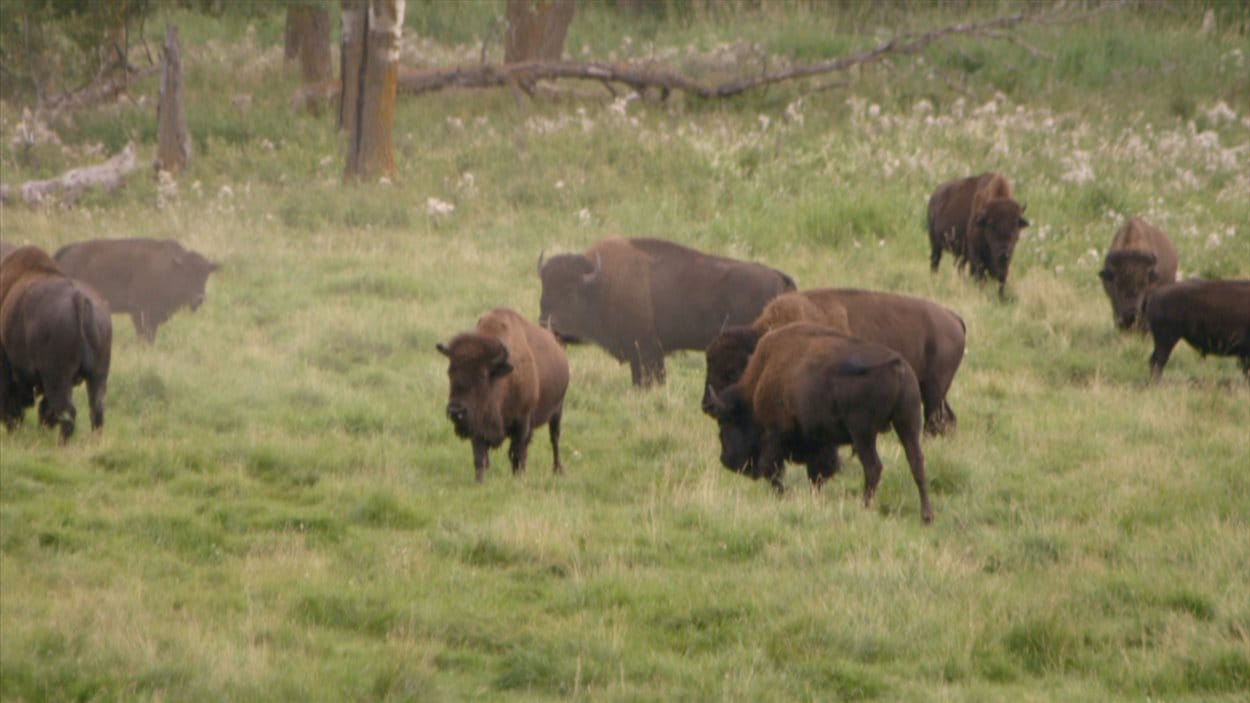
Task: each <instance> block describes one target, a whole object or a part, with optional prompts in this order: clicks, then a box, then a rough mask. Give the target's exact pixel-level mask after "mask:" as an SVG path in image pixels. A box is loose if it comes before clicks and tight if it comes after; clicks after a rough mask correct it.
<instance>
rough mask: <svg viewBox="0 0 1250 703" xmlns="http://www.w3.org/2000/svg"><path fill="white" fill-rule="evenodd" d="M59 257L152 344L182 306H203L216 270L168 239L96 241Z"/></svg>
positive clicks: (63, 266)
mask: <svg viewBox="0 0 1250 703" xmlns="http://www.w3.org/2000/svg"><path fill="white" fill-rule="evenodd" d="M55 258H56V262H57V265H58V266H60V267H61V270H62V271H64V272H65V273H66V274H68V275H70V276H72V277H74V278H77V279H78V280H81V281H86V282H87V283H88V284H90V285H91V286H92V287H94V288H95V289H96V290H98V291H99V292H100V295H102V296H104V299H105V300H107V301H108V303H109V305H110V306H112V308H113V312H115V313H129V314H130V319H131V321H132V322H134V325H135V331H136V332H137V333H138V334H139V336H140V337H141V338H142V339H143V340H144V341H146V342H148V343H149V344H151V343H153V342H155V341H156V329H157V328H158V327H160V326H161V324H163V323H164V322H165V321H166V320H168V319H169V318H170V317H171V316H173V314H174V312H176V311H177V310H178V309H179V308H181V307H183V306H188V307H190V308H191V310H192V311H193V312H194V311H195V310H197V309H198V308H199V307H200V305H201V304H203V302H204V285H205V283H206V282H207V281H208V275H209V274H210V273H212V272H213V271H216V270H217V264H215V263H213V262H211V261H209V260H208V259H206V258H204V257H203V256H201V255H200V254H198V253H196V252H194V251H189V250H187V249H184V248H183V246H182V245H181V244H179V243H178V242H175V241H173V240H168V239H166V240H160V239H95V240H90V241H85V242H78V243H76V244H70V245H67V246H64V247H61V249H60V250H59V251H57V253H56V256H55Z"/></svg>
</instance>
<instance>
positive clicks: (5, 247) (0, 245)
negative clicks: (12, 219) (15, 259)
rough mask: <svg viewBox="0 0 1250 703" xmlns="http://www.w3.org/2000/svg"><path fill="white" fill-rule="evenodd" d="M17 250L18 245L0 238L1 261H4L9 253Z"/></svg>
mask: <svg viewBox="0 0 1250 703" xmlns="http://www.w3.org/2000/svg"><path fill="white" fill-rule="evenodd" d="M15 251H17V245H16V244H13V243H11V242H6V241H4V240H3V239H0V261H4V260H5V258H7V257H8V255H9V254H12V253H13V252H15Z"/></svg>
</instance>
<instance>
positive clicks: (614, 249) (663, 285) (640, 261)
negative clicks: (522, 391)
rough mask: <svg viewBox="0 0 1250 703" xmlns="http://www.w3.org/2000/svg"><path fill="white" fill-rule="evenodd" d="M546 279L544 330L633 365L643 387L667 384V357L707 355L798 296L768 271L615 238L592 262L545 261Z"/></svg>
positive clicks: (599, 247)
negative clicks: (727, 331)
mask: <svg viewBox="0 0 1250 703" xmlns="http://www.w3.org/2000/svg"><path fill="white" fill-rule="evenodd" d="M538 275H539V277H540V278H541V279H542V300H541V311H540V315H539V320H540V324H542V325H544V326H547V327H549V328H550V329H551V330H552V331H553V332H555V333H556V334H557V335H558V336H560V337H561V338H562V339H564V340H566V341H569V342H577V341H582V340H588V341H591V342H594V343H595V344H598V345H599V346H601V347H603V348H604V349H605V350H607V352H608V353H609V354H611V355H612V356H613V357H615V358H616V359H617V361H620V362H626V361H627V362H629V370H630V375H631V377H632V379H633V383H634V385H635V386H649V385H651V384H653V383H663V382H664V378H665V372H664V355H665V354H667V353H669V352H672V351H676V350H679V349H689V350H702V349H703V348H704V347H706V346H707V344H708V342H710V341H712V338H713V337H715V336H716V335H717V334H718V333H719V332H720V330H721V329H723V328H724V327H725V326H727V325H741V324H746V323H748V322H750V321H751V320H753V319H755V317H756V316H757V315H759V313H760V311H761V310H762V309H763V308H764V305H765V304H766V303H768V301H769V300H772V299H773V298H774V297H776V296H777V295H779V294H781V293H784V292H786V291H792V290H794V289H795V285H794V280H793V279H792V278H790V277H789V276H787V275H786V274H784V273H782V272H780V271H777V270H775V269H771V268H769V267H767V266H763V265H761V264H756V263H749V262H744V261H736V260H734V259H728V258H724V257H720V256H713V255H710V254H704V253H702V252H699V251H695V250H694V249H690V248H688V247H684V246H681V245H680V244H674V243H673V242H667V241H663V240H659V239H624V238H621V237H608V238H606V239H603V240H601V241H599V242H598V243H596V244H595V245H594V246H592V247H591V248H590V249H588V250H587V251H586V252H585V253H584V254H563V255H560V256H553V257H551V258H550V259H548V260H546V261H545V262H544V261H543V258H542V256H541V255H540V256H539V260H538Z"/></svg>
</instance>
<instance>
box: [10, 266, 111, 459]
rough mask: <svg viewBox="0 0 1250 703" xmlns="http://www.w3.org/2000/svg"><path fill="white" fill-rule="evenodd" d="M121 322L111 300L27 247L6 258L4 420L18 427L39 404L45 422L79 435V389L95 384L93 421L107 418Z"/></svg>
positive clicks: (63, 432) (97, 425)
mask: <svg viewBox="0 0 1250 703" xmlns="http://www.w3.org/2000/svg"><path fill="white" fill-rule="evenodd" d="M112 341H113V326H112V323H111V322H110V321H109V308H108V303H106V302H104V300H103V299H101V298H100V297H99V295H98V294H97V293H96V292H95V291H94V290H92V289H91V287H90V286H87V285H85V284H83V283H82V282H80V281H74V280H72V279H70V278H69V277H68V276H66V275H65V274H64V273H62V272H61V271H60V270H59V269H58V268H57V267H56V264H55V263H54V262H53V261H52V259H51V258H50V257H49V256H48V254H47V253H46V252H44V251H43V250H42V249H40V248H38V247H33V246H26V247H21V248H19V249H17V250H15V251H14V252H13V253H12V254H10V255H9V256H7V257H5V259H4V261H3V263H0V420H3V422H4V423H5V425H6V426H7V427H8V428H9V429H10V430H12V429H13V428H14V427H16V425H17V424H18V423H19V422H21V420H22V416H23V415H24V414H25V411H26V408H28V407H30V406H31V405H34V403H35V396H36V395H39V394H42V395H43V399H42V400H41V401H40V402H39V421H40V422H41V423H42V424H43V425H45V426H47V427H53V426H57V425H59V426H60V429H61V443H62V444H63V443H65V441H66V440H68V439H69V437H70V435H72V434H73V433H74V421H75V418H76V416H77V410H76V409H75V408H74V401H73V388H74V386H75V385H77V384H78V383H79V382H81V381H86V382H87V397H88V400H89V401H90V404H91V427H92V428H93V429H97V430H98V429H99V428H100V427H101V426H102V425H103V424H104V395H105V391H106V390H107V388H108V375H109V357H110V354H111V350H112Z"/></svg>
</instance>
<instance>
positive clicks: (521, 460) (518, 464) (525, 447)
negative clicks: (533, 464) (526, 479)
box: [508, 422, 534, 476]
mask: <svg viewBox="0 0 1250 703" xmlns="http://www.w3.org/2000/svg"><path fill="white" fill-rule="evenodd" d="M533 436H534V430H533V429H532V428H531V427H530V424H529V422H522V423H520V424H519V425H518V426H517V428H516V429H514V430H513V431H512V433H511V438H512V439H511V441H510V442H509V443H508V460H509V461H511V462H512V475H513V476H519V475H521V474H523V473H525V462H526V459H527V458H528V456H529V447H530V439H532V438H533Z"/></svg>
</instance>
